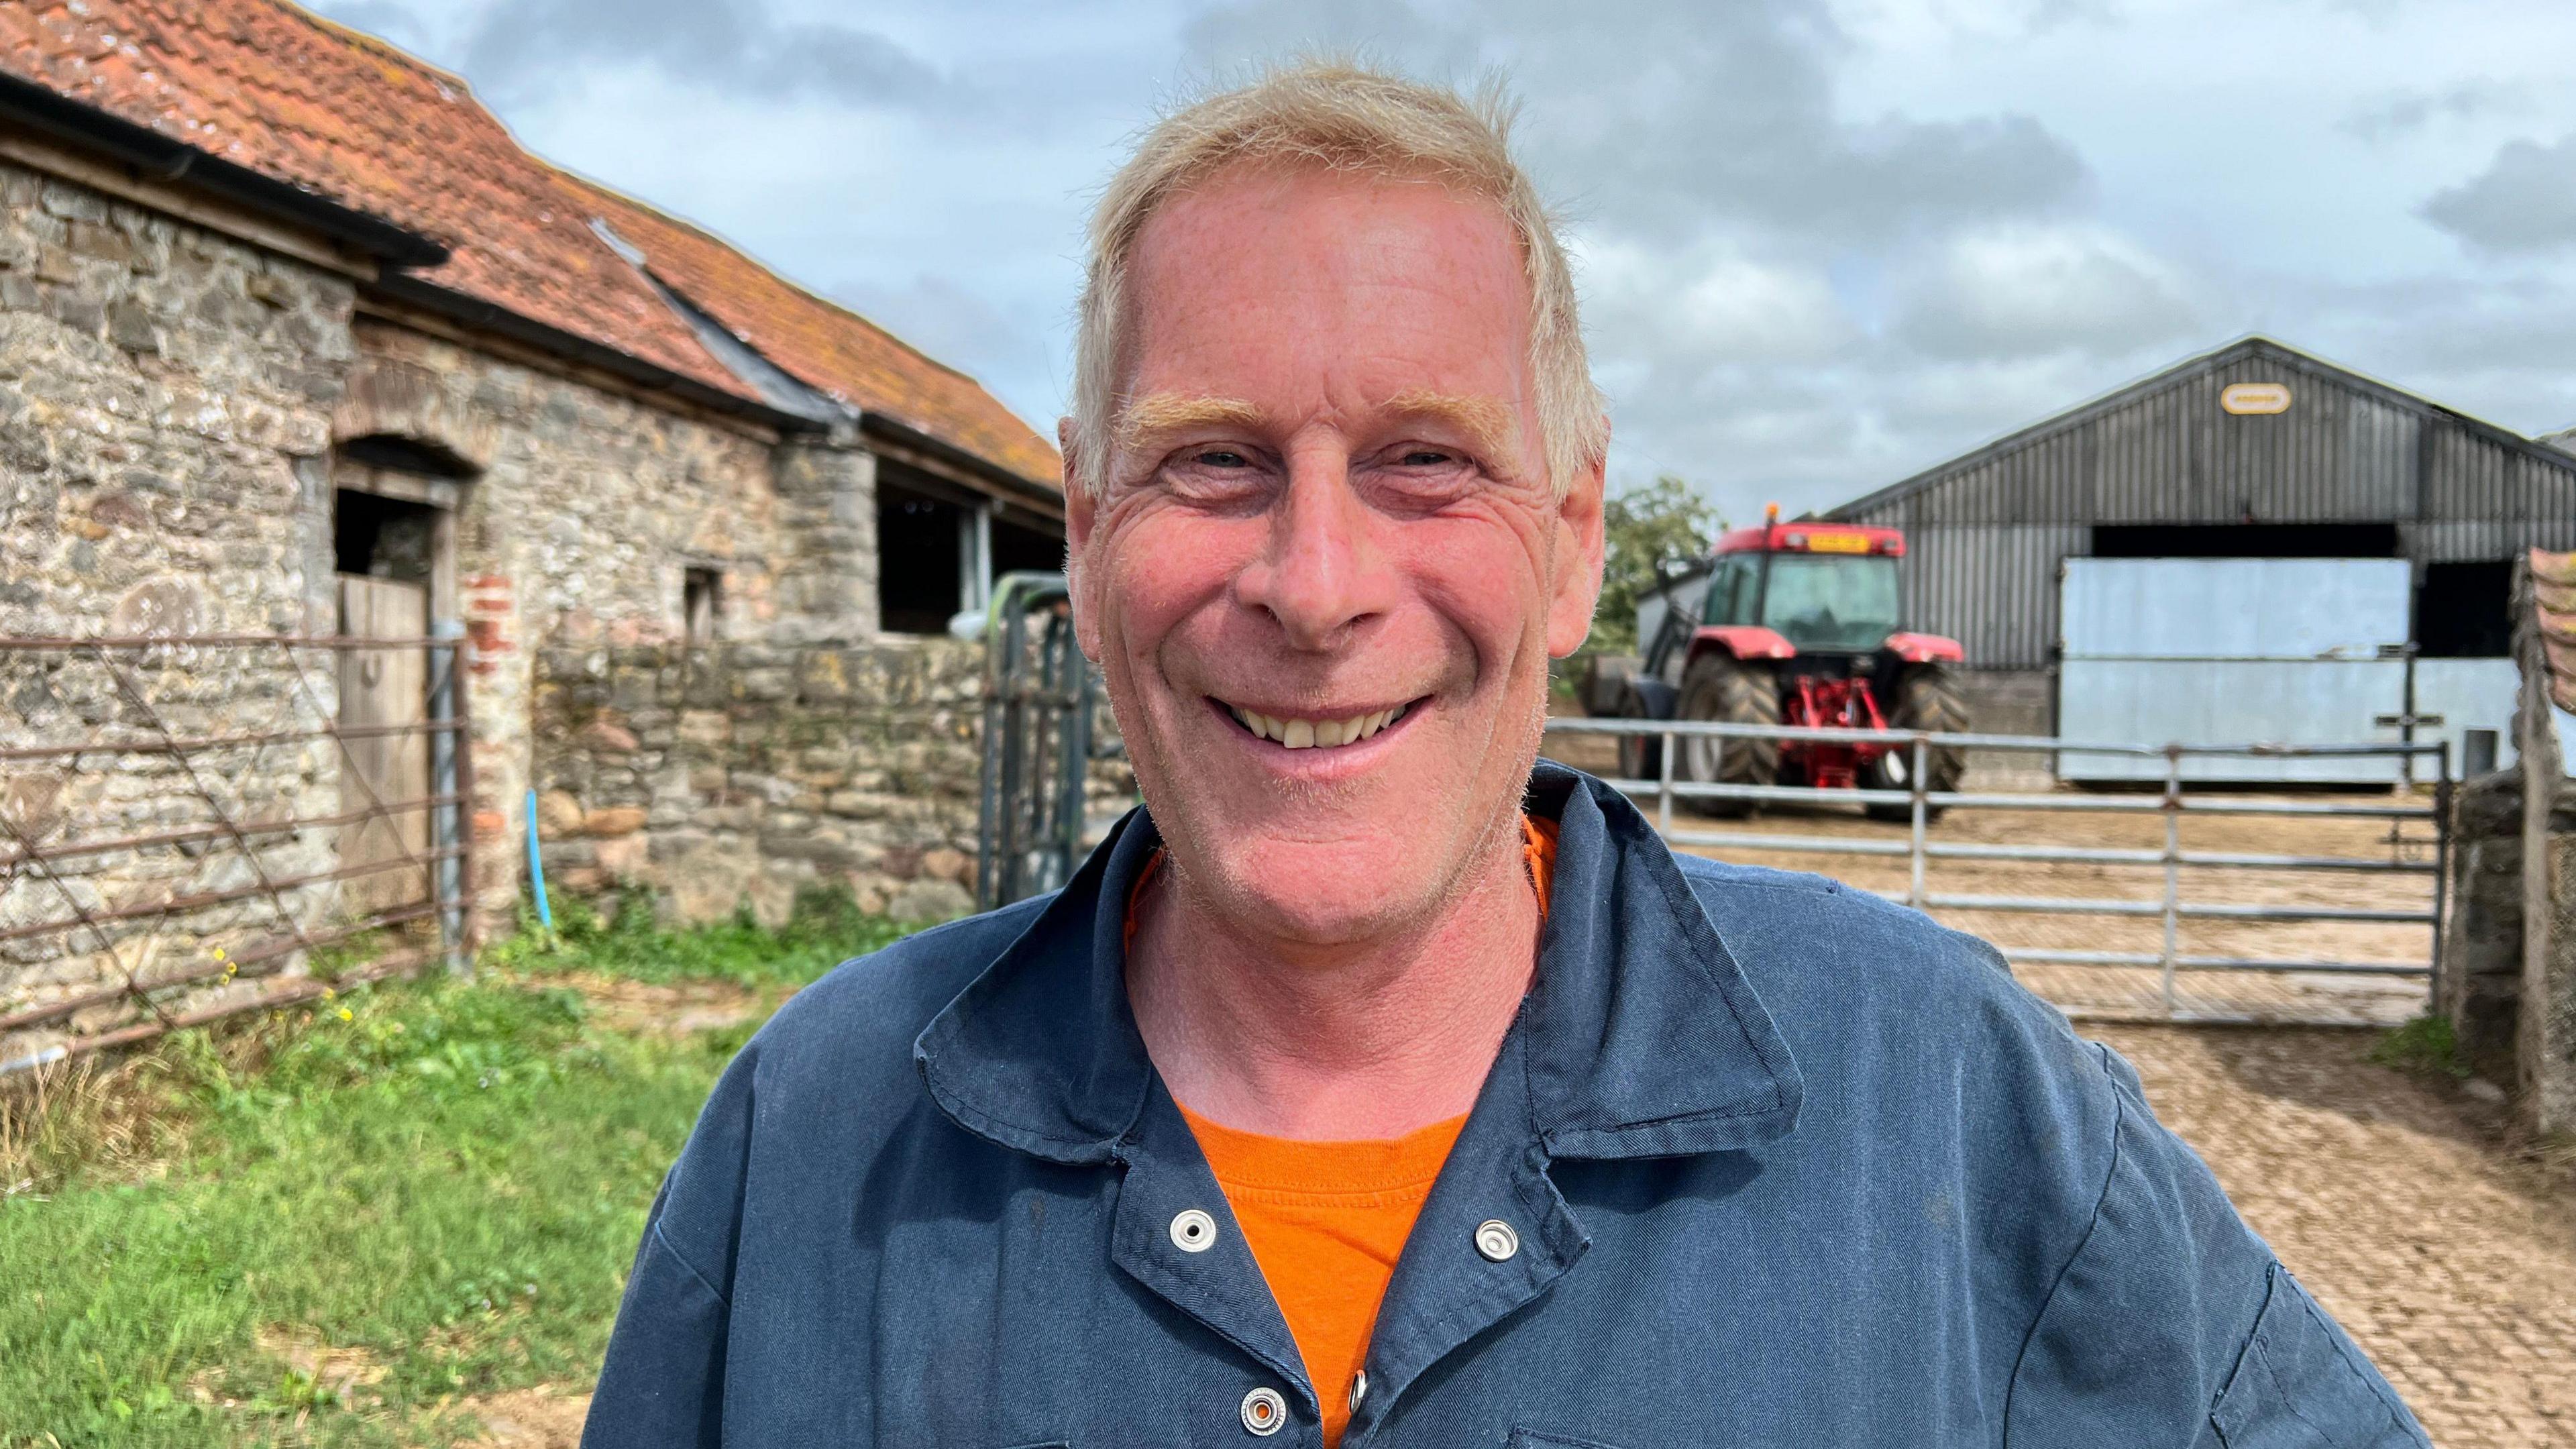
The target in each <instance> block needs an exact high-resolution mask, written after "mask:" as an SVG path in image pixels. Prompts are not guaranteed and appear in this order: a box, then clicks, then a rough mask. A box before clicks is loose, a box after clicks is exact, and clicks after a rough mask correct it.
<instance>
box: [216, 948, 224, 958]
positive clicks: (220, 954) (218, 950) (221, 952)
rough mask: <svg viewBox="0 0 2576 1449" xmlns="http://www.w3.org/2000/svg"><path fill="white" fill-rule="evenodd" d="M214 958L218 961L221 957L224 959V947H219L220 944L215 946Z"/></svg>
mask: <svg viewBox="0 0 2576 1449" xmlns="http://www.w3.org/2000/svg"><path fill="white" fill-rule="evenodd" d="M215 959H216V960H218V961H221V960H222V959H224V948H223V947H221V946H217V947H216V948H215Z"/></svg>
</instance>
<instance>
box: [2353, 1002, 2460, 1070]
mask: <svg viewBox="0 0 2576 1449" xmlns="http://www.w3.org/2000/svg"><path fill="white" fill-rule="evenodd" d="M2370 1059H2371V1060H2372V1061H2374V1062H2377V1063H2379V1064H2380V1065H2381V1066H2383V1067H2395V1068H2397V1069H2398V1070H2399V1071H2406V1072H2420V1073H2425V1074H2428V1075H2434V1076H2444V1077H2456V1078H2460V1079H2462V1080H2465V1079H2466V1078H2467V1077H2468V1075H2469V1064H2468V1063H2467V1062H2465V1061H2462V1060H2461V1059H2460V1042H2459V1038H2458V1037H2457V1036H2456V1035H2455V1034H2454V1033H2453V1032H2452V1030H2451V1019H2450V1018H2449V1017H2447V1016H2432V1015H2425V1016H2419V1017H2416V1018H2414V1019H2413V1020H2411V1021H2409V1022H2407V1023H2406V1024H2405V1025H2403V1026H2393V1027H2390V1028H2389V1029H2388V1030H2387V1031H2385V1032H2383V1033H2381V1035H2380V1038H2379V1040H2378V1041H2376V1042H2374V1043H2372V1045H2371V1048H2370Z"/></svg>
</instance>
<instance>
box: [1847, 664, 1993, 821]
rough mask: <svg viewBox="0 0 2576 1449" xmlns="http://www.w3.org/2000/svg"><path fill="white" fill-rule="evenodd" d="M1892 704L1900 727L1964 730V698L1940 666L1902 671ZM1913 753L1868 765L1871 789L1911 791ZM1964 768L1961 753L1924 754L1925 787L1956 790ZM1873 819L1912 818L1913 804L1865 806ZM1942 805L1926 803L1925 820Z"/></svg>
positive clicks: (1890, 720) (1891, 721)
mask: <svg viewBox="0 0 2576 1449" xmlns="http://www.w3.org/2000/svg"><path fill="white" fill-rule="evenodd" d="M1893 705H1894V707H1893V708H1891V709H1890V710H1889V711H1888V723H1889V724H1891V725H1893V726H1895V727H1896V728H1898V729H1901V730H1930V731H1932V732H1933V733H1935V734H1949V735H1956V734H1965V733H1967V732H1968V729H1969V724H1968V702H1967V700H1966V699H1964V698H1962V697H1961V696H1960V694H1959V686H1958V684H1957V682H1956V681H1954V680H1952V679H1951V678H1950V671H1948V670H1946V669H1943V668H1942V667H1941V666H1940V665H1938V664H1918V665H1915V666H1914V667H1912V668H1910V669H1908V670H1906V671H1905V673H1904V674H1903V675H1901V676H1899V677H1898V679H1897V681H1896V698H1895V700H1894V701H1893ZM1913 768H1914V752H1913V751H1912V750H1910V749H1908V750H1902V751H1899V752H1897V753H1895V754H1892V755H1889V756H1887V757H1885V758H1884V759H1881V760H1880V761H1879V762H1878V763H1877V764H1876V765H1874V766H1872V767H1871V769H1870V781H1869V784H1870V787H1871V788H1872V789H1876V790H1911V789H1913V788H1914V781H1913V778H1912V771H1913ZM1966 768H1967V759H1966V757H1965V755H1963V754H1962V753H1961V752H1960V751H1958V750H1956V749H1948V748H1935V749H1931V750H1927V751H1925V752H1924V756H1923V773H1924V775H1925V776H1926V777H1927V778H1926V779H1925V780H1924V787H1925V788H1926V789H1927V790H1930V791H1933V792H1935V793H1940V792H1946V791H1950V790H1956V789H1958V788H1959V776H1960V775H1961V774H1962V773H1963V772H1964V771H1965V770H1966ZM1865 808H1866V809H1867V811H1868V813H1869V816H1870V818H1871V819H1873V820H1908V821H1910V820H1912V819H1913V818H1914V807H1913V806H1912V805H1910V804H1909V805H1870V806H1867V807H1865ZM1942 809H1943V807H1941V806H1939V805H1926V806H1924V807H1923V818H1924V819H1925V820H1926V821H1932V820H1938V819H1940V818H1941V811H1942Z"/></svg>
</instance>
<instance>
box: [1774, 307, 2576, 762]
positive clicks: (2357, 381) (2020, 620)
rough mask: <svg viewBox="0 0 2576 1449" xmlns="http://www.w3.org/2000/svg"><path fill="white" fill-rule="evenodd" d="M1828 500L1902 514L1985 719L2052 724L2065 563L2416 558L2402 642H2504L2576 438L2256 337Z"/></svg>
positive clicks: (2570, 537)
mask: <svg viewBox="0 0 2576 1449" xmlns="http://www.w3.org/2000/svg"><path fill="white" fill-rule="evenodd" d="M1824 516H1826V517H1828V518H1833V519H1839V520H1845V521H1849V522H1854V523H1867V524H1877V525H1885V526H1892V527H1897V528H1902V529H1904V530H1905V533H1906V537H1907V540H1908V543H1909V553H1908V557H1907V559H1906V567H1905V579H1904V588H1905V593H1906V598H1905V604H1906V609H1907V612H1908V622H1909V623H1910V624H1911V626H1912V627H1915V628H1918V629H1923V630H1928V631H1930V632H1934V633H1940V634H1948V635H1951V636H1953V637H1955V638H1957V639H1958V640H1959V641H1960V643H1961V644H1963V645H1964V646H1965V647H1966V650H1967V656H1968V665H1969V667H1970V668H1971V669H1972V670H1975V671H1978V672H1979V673H1980V674H1982V675H1985V676H1986V677H1985V678H1984V679H1982V681H1981V684H1982V686H1983V687H1982V688H1981V689H1980V691H1979V693H1980V694H1981V695H1982V696H1983V698H1984V701H1985V702H1987V703H1988V704H1989V706H1990V707H1989V708H1987V709H1986V710H1984V711H1982V712H1981V718H1980V720H1979V726H1980V727H1981V728H1992V729H2011V730H2016V731H2027V732H2031V733H2043V732H2047V731H2048V730H2049V729H2050V728H2052V727H2053V726H2054V724H2055V723H2056V722H2057V718H2058V716H2057V713H2056V710H2055V707H2054V703H2053V701H2054V697H2055V691H2054V686H2053V679H2054V673H2055V671H2056V669H2057V667H2058V665H2059V664H2060V662H2061V660H2062V657H2063V651H2064V648H2065V641H2064V640H2063V639H2062V637H2061V624H2060V619H2061V615H2060V607H2059V606H2060V589H2061V579H2062V577H2063V575H2064V569H2063V567H2062V566H2063V564H2064V563H2065V561H2066V560H2068V559H2071V558H2129V559H2146V558H2244V559H2263V558H2378V559H2404V560H2406V561H2407V562H2408V564H2409V565H2410V569H2411V575H2410V577H2411V588H2412V592H2413V598H2412V601H2411V609H2410V613H2411V616H2412V628H2411V639H2409V640H2406V641H2393V642H2398V643H2411V644H2412V645H2413V648H2414V652H2415V653H2417V654H2418V655H2419V656H2421V657H2422V658H2423V659H2427V660H2431V659H2500V658H2502V657H2503V656H2504V655H2505V654H2506V652H2507V639H2508V637H2509V629H2508V625H2507V595H2508V593H2509V590H2510V580H2511V564H2510V560H2511V558H2512V556H2513V555H2514V554H2515V552H2516V551H2518V550H2520V549H2523V548H2527V547H2532V546H2539V547H2543V548H2550V549H2568V548H2576V455H2571V454H2570V453H2567V452H2563V451H2561V450H2560V449H2558V448H2556V447H2552V446H2550V445H2548V444H2546V443H2541V442H2536V441H2534V440H2532V439H2529V438H2525V437H2522V436H2520V435H2518V434H2515V433H2512V432H2509V431H2507V430H2505V429H2503V428H2499V427H2495V426H2493V425H2492V424H2488V423H2483V422H2480V421H2478V420H2476V419H2474V418H2471V417H2467V416H2465V415H2463V414H2461V413H2458V412H2455V411H2453V410H2451V409H2449V408H2445V407H2442V406H2440V405H2439V404H2436V403H2433V402H2429V401H2427V400H2425V399H2423V398H2420V397H2416V396H2414V395H2412V394H2409V393H2405V392H2401V391H2399V390H2397V389H2396V388H2393V387H2390V386H2387V385H2386V384H2384V383H2380V382H2375V381H2373V380H2371V379H2369V378H2366V377H2363V376H2361V375H2359V374H2357V373H2353V372H2350V371H2347V370H2345V369H2343V368H2340V367H2336V366H2334V365H2333V364H2331V363H2327V362H2324V361H2321V360H2320V359H2318V358H2315V357H2311V356H2309V355H2307V354H2305V353H2302V352H2299V351H2297V350H2296V349H2293V348H2290V347H2286V346H2283V345H2281V344H2280V343H2277V342H2273V341H2270V340H2268V339H2265V338H2259V337H2250V338H2246V339H2244V340H2242V341H2238V342H2235V343H2232V344H2230V345H2228V346H2226V347H2224V348H2221V349H2219V350H2217V351H2215V352H2211V353H2208V354H2206V355H2204V356H2200V357H2195V358H2192V359H2190V360H2188V361H2185V362H2183V363H2181V364H2179V365H2177V366H2175V367H2173V368H2170V369H2168V370H2167V371H2164V372H2162V373H2159V374H2157V375H2155V376H2153V377H2150V378H2147V379H2145V380H2143V381H2140V382H2137V383H2135V384H2132V385H2130V386H2128V387H2126V388H2123V389H2121V390H2119V391H2118V392H2115V393H2112V394H2110V395H2109V396H2106V397H2103V398H2099V399H2096V400H2094V401H2092V402H2089V403H2085V404H2083V405H2081V406H2079V407H2076V408H2074V409H2072V410H2070V411H2068V412H2065V413H2061V414H2059V415H2057V416H2055V417H2052V418H2049V419H2046V420H2044V421H2042V422H2039V423H2036V424H2034V425H2032V426H2030V427H2028V428H2025V429H2022V430H2021V431H2019V432H2016V433H2013V434H2011V435H2010V436H2008V437H2005V438H2002V439H2000V440H1998V441H1996V442H1993V443H1989V444H1987V445H1986V446H1984V447H1982V448H1979V449H1977V450H1976V451H1974V452H1972V453H1969V454H1967V455H1965V456H1963V457H1960V458H1957V459H1954V460H1952V461H1950V462H1947V463H1944V464H1942V465H1940V466H1939V467H1936V468H1932V469H1929V470H1927V471H1925V472H1923V473H1920V474H1918V475H1916V476H1914V477H1912V478H1909V479H1906V480H1905V481H1904V482H1902V483H1898V484H1896V485H1894V486H1892V487H1889V488H1884V489H1881V490H1879V491H1878V492H1876V493H1872V494H1870V495H1868V496H1867V497H1864V498H1861V499H1858V500H1856V501H1854V502H1852V503H1848V504H1845V505H1843V506H1842V507H1839V508H1835V509H1832V510H1830V511H1828V512H1827V513H1826V514H1825V515H1824ZM2191 602H2192V601H2188V600H2181V601H2176V603H2177V607H2188V606H2189V605H2190V604H2191ZM2040 710H2045V711H2046V713H2045V715H2044V717H2039V718H2034V717H2033V714H2034V712H2035V711H2040ZM2473 712H2474V711H2473ZM2468 722H2469V723H2472V724H2474V723H2477V721H2474V720H2472V721H2468ZM2458 724H2459V722H2458V721H2455V722H2454V723H2453V729H2456V728H2457V727H2458ZM2363 727H2365V728H2366V727H2367V722H2364V723H2363Z"/></svg>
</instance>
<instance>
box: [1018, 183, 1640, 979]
mask: <svg viewBox="0 0 2576 1449" xmlns="http://www.w3.org/2000/svg"><path fill="white" fill-rule="evenodd" d="M1129 278H1130V291H1129V297H1130V301H1129V308H1130V311H1129V315H1128V319H1127V321H1128V333H1127V336H1128V344H1127V351H1126V356H1125V359H1124V361H1125V367H1126V377H1125V383H1126V386H1125V387H1124V389H1123V390H1122V393H1121V395H1122V396H1124V397H1126V398H1128V399H1130V402H1129V405H1128V408H1127V411H1126V413H1125V414H1124V415H1123V416H1122V418H1121V419H1120V420H1119V423H1118V427H1117V437H1116V439H1115V446H1114V447H1113V449H1112V455H1113V460H1114V461H1113V462H1112V464H1111V465H1110V470H1109V477H1108V478H1107V479H1106V480H1105V484H1106V486H1105V489H1104V491H1103V493H1102V494H1101V496H1100V497H1099V498H1098V499H1097V500H1096V501H1095V500H1093V499H1090V498H1087V497H1085V496H1083V495H1082V492H1081V490H1080V489H1076V490H1075V497H1074V498H1073V500H1072V506H1071V509H1070V513H1071V518H1070V532H1071V535H1072V572H1073V585H1074V605H1075V615H1076V621H1077V623H1078V625H1079V628H1080V633H1081V638H1082V643H1083V648H1084V650H1085V652H1087V653H1088V654H1090V655H1091V657H1092V658H1093V659H1095V660H1096V661H1098V662H1099V664H1100V666H1101V668H1102V671H1103V673H1104V674H1105V675H1106V676H1107V679H1108V685H1109V693H1110V699H1111V701H1112V703H1113V704H1114V705H1115V707H1116V709H1117V712H1118V720H1119V724H1120V727H1121V728H1122V729H1123V730H1124V732H1125V734H1126V739H1127V745H1128V750H1129V753H1130V756H1131V758H1132V759H1133V760H1134V762H1135V766H1136V775H1137V780H1138V783H1139V784H1140V785H1141V786H1142V787H1143V790H1144V794H1145V798H1146V800H1147V801H1148V803H1150V804H1151V805H1152V807H1153V810H1154V816H1155V820H1156V822H1157V824H1159V825H1160V826H1161V828H1162V830H1163V833H1164V836H1165V838H1166V839H1167V840H1168V841H1169V842H1170V844H1171V846H1172V849H1173V852H1174V856H1175V859H1176V861H1177V863H1178V864H1179V866H1180V868H1181V869H1182V870H1183V871H1184V872H1185V873H1186V874H1187V875H1188V877H1189V878H1190V880H1191V882H1192V884H1193V885H1194V887H1195V888H1196V889H1197V890H1198V891H1200V892H1202V893H1203V894H1204V895H1205V896H1206V897H1207V898H1209V899H1212V900H1213V902H1214V903H1215V904H1216V905H1217V906H1218V908H1219V909H1220V910H1221V911H1222V912H1223V913H1224V914H1225V915H1226V916H1227V918H1229V919H1231V920H1233V921H1235V922H1237V923H1238V924H1240V925H1243V926H1246V927H1249V928H1253V929H1257V930H1261V931H1264V932H1265V933H1269V934H1274V935H1279V936H1282V937H1285V938H1288V939H1292V940H1299V941H1305V942H1310V943H1316V944H1325V943H1332V942H1340V941H1349V940H1357V939H1363V938H1367V937H1370V936H1374V935H1379V934H1383V933H1385V932H1388V931H1391V930H1400V929H1403V928H1404V927H1405V926H1406V925H1408V924H1412V923H1417V922H1420V921H1423V920H1425V919H1427V917H1428V916H1429V914H1430V913H1431V912H1433V911H1435V910H1436V909H1437V908H1438V907H1439V905H1440V904H1441V903H1442V901H1443V900H1444V899H1446V897H1447V895H1448V893H1449V892H1450V891H1452V890H1453V889H1455V888H1457V887H1458V886H1459V885H1460V884H1461V883H1462V882H1463V881H1465V880H1466V879H1467V877H1468V873H1469V872H1470V870H1471V869H1472V867H1473V866H1474V865H1475V864H1476V863H1477V862H1478V860H1479V858H1480V857H1479V851H1480V850H1481V849H1490V848H1491V846H1492V843H1493V840H1494V832H1495V831H1496V830H1498V829H1501V828H1504V827H1505V826H1507V825H1508V824H1509V822H1510V821H1511V820H1512V819H1513V818H1514V817H1513V812H1514V810H1515V809H1516V807H1517V803H1518V801H1519V798H1520V794H1521V789H1522V786H1523V783H1524V781H1525V779H1526V775H1527V771H1528V768H1529V763H1530V761H1531V759H1532V758H1533V757H1534V756H1535V754H1536V752H1537V748H1538V736H1539V730H1540V723H1541V720H1542V719H1543V717H1544V714H1545V704H1546V690H1547V661H1548V658H1549V656H1550V655H1551V654H1565V653H1569V652H1571V651H1572V650H1573V649H1574V648H1575V646H1577V645H1578V644H1580V643H1581V642H1582V640H1583V637H1584V635H1585V633H1586V632H1587V631H1588V630H1589V628H1590V626H1591V619H1592V605H1593V600H1594V596H1595V594H1596V593H1597V592H1598V589H1599V586H1600V570H1601V526H1600V525H1601V518H1600V503H1601V479H1600V474H1599V471H1598V469H1597V468H1596V469H1594V470H1593V471H1592V472H1591V473H1590V475H1589V476H1587V477H1585V478H1582V479H1578V480H1576V483H1575V486H1574V487H1573V488H1572V489H1571V490H1570V492H1569V494H1568V496H1567V498H1566V499H1565V500H1564V501H1562V502H1559V501H1557V500H1556V499H1555V498H1554V497H1553V496H1552V494H1551V490H1550V488H1549V486H1548V479H1547V476H1546V468H1545V464H1544V461H1543V458H1544V455H1543V453H1542V450H1541V444H1540V437H1539V427H1538V414H1537V410H1536V406H1535V393H1534V389H1533V386H1532V378H1531V374H1530V367H1529V310H1530V308H1529V295H1528V292H1529V288H1528V283H1527V281H1526V279H1525V273H1524V271H1523V269H1522V263H1521V257H1520V252H1519V249H1518V247H1517V245H1516V243H1515V240H1514V237H1513V234H1512V231H1511V229H1510V227H1509V225H1508V224H1507V223H1506V222H1505V220H1504V218H1503V216H1502V215H1501V213H1500V212H1499V210H1498V209H1497V208H1495V207H1493V206H1492V205H1490V204H1487V203H1485V202H1482V201H1479V200H1476V199H1473V198H1468V197H1464V196H1460V195H1457V194H1453V193H1451V192H1449V191H1447V190H1445V189H1443V188H1441V187H1439V186H1437V185H1434V184H1430V183H1423V182H1407V181H1398V180H1390V179H1384V178H1370V177H1360V176H1350V175H1335V174H1330V173H1325V172H1321V171H1306V170H1286V171H1282V170H1272V169H1258V170H1255V169H1245V170H1241V171H1237V172H1232V173H1227V174H1224V175H1221V176H1219V177H1217V178H1216V179H1214V180H1213V181H1211V182H1209V183H1207V184H1205V185H1203V186H1201V187H1198V188H1196V189H1194V190H1192V191H1190V192H1188V193H1186V194H1184V195H1182V196H1181V197H1179V198H1178V199H1176V200H1174V201H1173V202H1171V203H1169V204H1168V205H1166V206H1165V207H1164V208H1163V210H1161V211H1160V212H1159V213H1157V214H1156V215H1155V217H1154V218H1153V220H1152V221H1151V222H1149V223H1148V224H1147V226H1146V228H1145V230H1144V232H1143V234H1142V235H1141V236H1140V237H1139V238H1138V241H1137V245H1136V249H1135V252H1134V255H1133V258H1132V261H1131V266H1130V270H1129ZM1066 451H1067V454H1068V456H1071V455H1072V453H1073V451H1074V450H1073V449H1072V448H1071V447H1068V448H1067V450H1066ZM1485 858H1490V857H1485Z"/></svg>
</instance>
